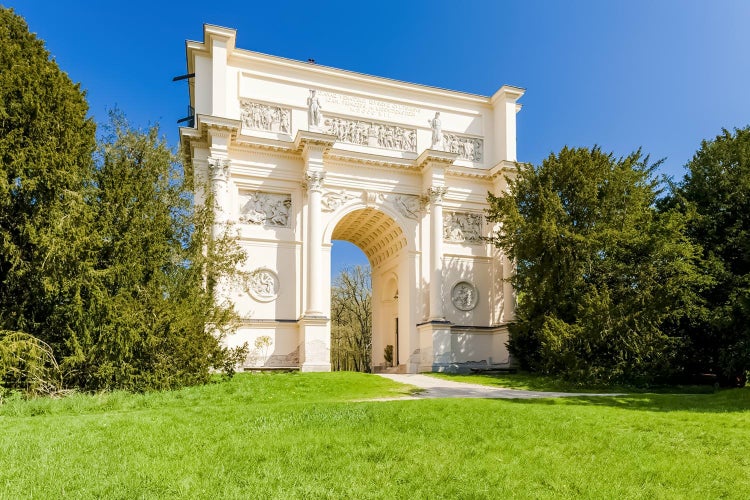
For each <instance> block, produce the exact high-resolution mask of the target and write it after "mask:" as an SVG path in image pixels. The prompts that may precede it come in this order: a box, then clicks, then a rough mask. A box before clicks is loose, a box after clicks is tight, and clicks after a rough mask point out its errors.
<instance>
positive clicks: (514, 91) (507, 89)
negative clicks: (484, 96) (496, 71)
mask: <svg viewBox="0 0 750 500" xmlns="http://www.w3.org/2000/svg"><path fill="white" fill-rule="evenodd" d="M525 93H526V89H523V88H521V87H514V86H512V85H503V86H502V87H500V88H499V89H497V92H495V93H494V94H493V95H492V97H490V102H491V103H492V105H493V106H494V105H495V103H496V102H497V101H499V100H500V99H505V100H506V101H510V102H516V101H517V100H519V99H520V98H521V96H522V95H524V94H525Z"/></svg>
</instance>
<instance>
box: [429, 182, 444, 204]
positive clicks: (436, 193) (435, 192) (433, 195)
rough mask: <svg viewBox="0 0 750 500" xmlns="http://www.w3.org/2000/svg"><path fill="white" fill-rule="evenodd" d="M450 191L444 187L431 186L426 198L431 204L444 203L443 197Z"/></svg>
mask: <svg viewBox="0 0 750 500" xmlns="http://www.w3.org/2000/svg"><path fill="white" fill-rule="evenodd" d="M447 190H448V188H446V187H444V186H431V187H429V188H427V191H426V192H425V198H427V199H428V200H429V201H430V203H439V204H442V203H443V195H445V192H446V191H447Z"/></svg>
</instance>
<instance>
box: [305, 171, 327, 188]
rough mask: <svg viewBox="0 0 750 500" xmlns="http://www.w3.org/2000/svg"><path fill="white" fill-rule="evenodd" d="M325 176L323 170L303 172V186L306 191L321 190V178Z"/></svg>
mask: <svg viewBox="0 0 750 500" xmlns="http://www.w3.org/2000/svg"><path fill="white" fill-rule="evenodd" d="M325 178H326V173H325V172H311V171H309V170H308V171H307V172H305V182H304V183H303V186H304V187H305V188H307V190H308V191H321V190H322V189H323V180H324V179H325Z"/></svg>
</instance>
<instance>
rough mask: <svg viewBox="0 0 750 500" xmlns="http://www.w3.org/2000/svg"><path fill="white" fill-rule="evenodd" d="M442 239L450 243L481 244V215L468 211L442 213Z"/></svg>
mask: <svg viewBox="0 0 750 500" xmlns="http://www.w3.org/2000/svg"><path fill="white" fill-rule="evenodd" d="M443 239H444V240H445V241H449V242H452V243H464V242H465V243H469V244H472V245H480V244H482V242H483V240H482V215H481V214H476V213H470V212H448V213H446V214H443Z"/></svg>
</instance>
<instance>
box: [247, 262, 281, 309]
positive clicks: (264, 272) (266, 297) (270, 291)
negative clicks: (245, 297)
mask: <svg viewBox="0 0 750 500" xmlns="http://www.w3.org/2000/svg"><path fill="white" fill-rule="evenodd" d="M247 292H248V293H249V294H250V296H251V297H253V298H254V299H255V300H257V301H260V302H269V301H271V300H274V299H275V298H276V297H278V296H279V277H278V275H277V274H276V273H275V272H274V271H272V270H270V269H267V268H259V269H256V270H254V271H253V272H251V273H250V276H249V279H248V282H247Z"/></svg>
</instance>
